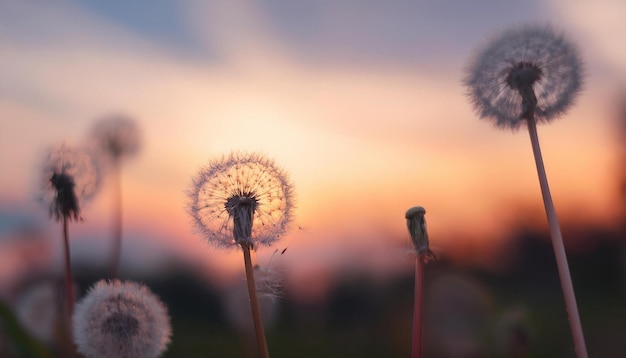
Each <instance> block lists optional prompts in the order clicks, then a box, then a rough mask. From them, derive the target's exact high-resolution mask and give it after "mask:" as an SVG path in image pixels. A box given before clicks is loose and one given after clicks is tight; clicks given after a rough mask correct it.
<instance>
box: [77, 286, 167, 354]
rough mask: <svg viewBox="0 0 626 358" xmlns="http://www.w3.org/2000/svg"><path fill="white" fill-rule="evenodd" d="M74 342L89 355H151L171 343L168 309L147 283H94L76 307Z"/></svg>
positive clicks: (158, 352) (160, 352) (80, 350)
mask: <svg viewBox="0 0 626 358" xmlns="http://www.w3.org/2000/svg"><path fill="white" fill-rule="evenodd" d="M73 320H74V341H75V343H76V345H77V346H78V350H79V352H81V353H83V354H84V355H85V356H87V357H88V358H96V357H97V358H154V357H158V356H160V355H161V354H162V353H163V352H164V351H165V349H166V347H167V345H168V344H169V342H170V337H171V335H172V329H171V326H170V320H169V316H168V314H167V309H166V307H165V306H164V305H163V303H162V302H161V301H160V300H159V298H158V297H157V296H156V295H155V294H153V293H152V292H151V291H150V290H149V289H148V288H147V287H146V286H143V285H140V284H137V283H134V282H121V281H118V280H114V281H110V282H106V281H104V280H102V281H99V282H98V283H96V284H95V285H94V286H93V287H92V288H91V289H90V290H89V292H88V293H87V296H85V298H84V299H83V300H82V301H81V302H79V303H78V305H77V306H76V313H75V314H74V317H73Z"/></svg>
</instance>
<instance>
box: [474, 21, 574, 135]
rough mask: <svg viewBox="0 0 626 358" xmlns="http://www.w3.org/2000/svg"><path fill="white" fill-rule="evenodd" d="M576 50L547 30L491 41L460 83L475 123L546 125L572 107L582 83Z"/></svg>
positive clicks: (505, 35) (517, 32)
mask: <svg viewBox="0 0 626 358" xmlns="http://www.w3.org/2000/svg"><path fill="white" fill-rule="evenodd" d="M582 67H583V65H582V60H581V59H580V57H579V55H578V51H577V49H576V47H575V46H574V45H573V44H572V43H571V42H569V41H568V40H567V39H566V38H565V37H564V36H563V35H561V34H559V33H557V32H556V31H555V30H553V29H552V28H550V27H547V26H543V27H542V26H525V27H521V28H516V29H512V30H509V31H506V32H504V33H502V34H501V35H500V36H499V37H496V38H494V39H493V40H492V41H491V42H490V43H489V44H487V45H486V46H485V47H483V48H482V49H481V50H480V51H479V52H477V54H476V55H475V57H474V58H473V59H472V61H471V62H470V64H469V66H468V67H467V69H466V76H465V78H464V81H463V82H464V84H465V85H466V86H467V88H468V90H469V97H470V99H471V101H472V103H473V105H474V107H475V109H476V111H477V112H478V114H479V116H480V117H481V118H486V119H490V120H493V121H494V122H495V125H496V126H498V127H503V128H511V129H517V128H519V126H520V125H521V124H522V123H524V119H527V117H528V116H529V115H531V114H532V115H534V119H535V120H536V121H537V122H548V121H550V120H552V119H554V118H557V117H558V116H559V115H561V114H563V113H564V112H565V111H566V110H567V109H568V108H569V106H570V105H571V104H572V102H573V100H574V99H575V97H576V95H577V93H578V92H579V91H580V89H581V87H582V83H583V68H582Z"/></svg>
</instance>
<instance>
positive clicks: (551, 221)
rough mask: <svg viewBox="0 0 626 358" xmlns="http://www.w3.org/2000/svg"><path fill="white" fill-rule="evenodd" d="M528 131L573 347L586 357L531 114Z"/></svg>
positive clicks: (565, 260) (557, 223)
mask: <svg viewBox="0 0 626 358" xmlns="http://www.w3.org/2000/svg"><path fill="white" fill-rule="evenodd" d="M527 123H528V132H529V134H530V142H531V144H532V148H533V154H534V157H535V164H536V165H537V174H538V175H539V184H540V186H541V195H542V197H543V204H544V207H545V210H546V215H547V216H548V225H549V227H550V236H551V237H552V247H553V249H554V255H555V257H556V264H557V268H558V271H559V278H560V280H561V288H562V290H563V296H564V297H565V308H566V309H567V315H568V318H569V323H570V328H571V331H572V336H573V338H574V349H575V350H576V356H577V357H578V358H587V347H586V345H585V337H584V335H583V329H582V325H581V323H580V316H579V314H578V306H577V304H576V296H575V295H574V286H573V285H572V278H571V275H570V272H569V266H568V264H567V256H566V255H565V246H564V245H563V237H562V236H561V228H560V226H559V221H558V218H557V216H556V210H555V209H554V203H553V202H552V195H551V194H550V187H549V186H548V177H547V175H546V169H545V167H544V165H543V158H542V156H541V148H540V147H539V138H538V135H537V124H536V123H535V120H534V118H533V117H532V116H530V118H528V119H527Z"/></svg>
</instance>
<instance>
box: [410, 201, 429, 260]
mask: <svg viewBox="0 0 626 358" xmlns="http://www.w3.org/2000/svg"><path fill="white" fill-rule="evenodd" d="M425 214H426V210H425V209H424V208H423V207H421V206H415V207H412V208H410V209H409V210H407V212H406V214H405V217H406V224H407V227H408V229H409V234H410V235H411V241H412V242H413V246H415V250H417V253H418V254H419V255H420V257H422V259H424V261H425V262H428V261H430V260H434V259H435V258H436V257H435V254H434V253H433V252H432V251H430V246H429V243H428V232H427V231H426V219H425V218H424V215H425Z"/></svg>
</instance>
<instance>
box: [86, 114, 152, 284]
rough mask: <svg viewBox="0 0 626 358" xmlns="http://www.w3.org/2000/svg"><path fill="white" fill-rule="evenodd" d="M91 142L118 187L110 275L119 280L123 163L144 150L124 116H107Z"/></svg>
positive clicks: (98, 125) (99, 123) (102, 120)
mask: <svg viewBox="0 0 626 358" xmlns="http://www.w3.org/2000/svg"><path fill="white" fill-rule="evenodd" d="M91 139H92V141H93V144H94V145H95V147H96V148H97V149H98V151H99V152H100V153H101V154H102V155H103V156H104V157H105V158H107V159H108V163H109V165H110V166H111V169H112V171H113V180H114V184H115V190H114V193H113V195H114V200H113V202H114V205H113V250H112V254H111V260H110V262H111V264H110V265H111V267H110V275H111V277H112V278H116V277H118V273H119V265H120V258H121V255H122V181H121V162H122V160H123V159H124V158H127V157H130V156H132V155H135V154H136V153H137V152H138V151H139V147H140V135H139V129H138V127H137V124H136V123H135V122H134V121H133V120H132V119H131V118H129V117H126V116H123V115H114V116H107V117H104V118H102V119H101V120H99V121H98V122H97V123H96V124H95V125H94V128H93V131H92V133H91Z"/></svg>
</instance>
